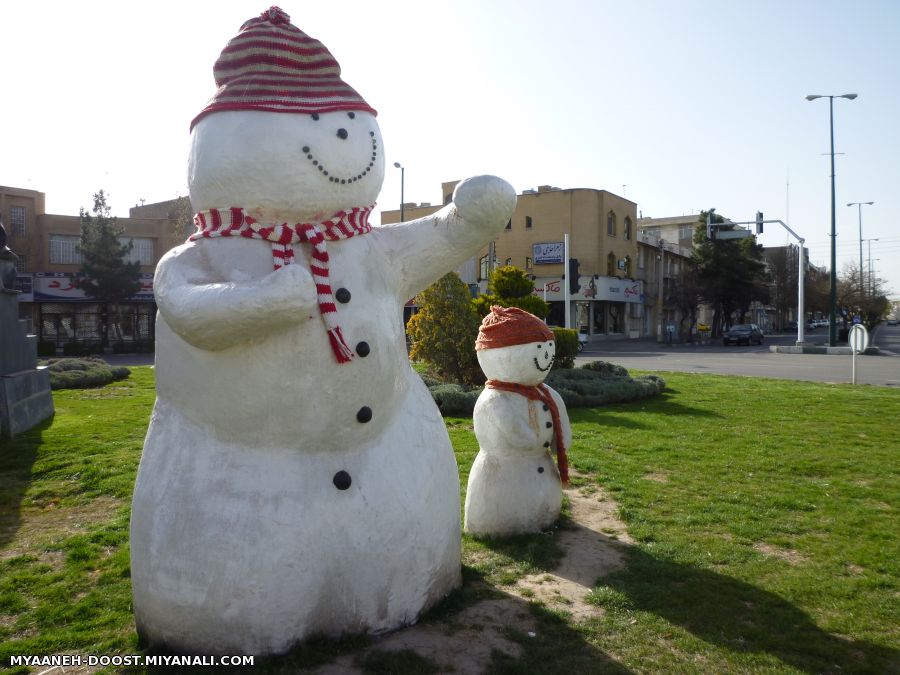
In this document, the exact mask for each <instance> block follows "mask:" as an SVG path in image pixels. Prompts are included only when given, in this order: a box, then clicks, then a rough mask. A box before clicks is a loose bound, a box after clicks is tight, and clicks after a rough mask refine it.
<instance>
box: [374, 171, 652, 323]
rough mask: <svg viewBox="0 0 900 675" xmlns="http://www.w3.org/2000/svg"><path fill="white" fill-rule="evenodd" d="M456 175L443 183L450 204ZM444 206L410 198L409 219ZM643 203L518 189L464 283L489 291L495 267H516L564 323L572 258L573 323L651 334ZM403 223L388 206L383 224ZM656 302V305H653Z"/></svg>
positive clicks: (589, 192)
mask: <svg viewBox="0 0 900 675" xmlns="http://www.w3.org/2000/svg"><path fill="white" fill-rule="evenodd" d="M455 186H456V181H453V182H447V183H443V185H442V192H443V203H444V204H446V203H449V202H450V200H451V198H452V195H453V189H454V187H455ZM440 208H441V206H440V205H437V206H434V205H431V204H418V205H416V204H404V205H403V218H404V220H412V219H414V218H421V217H423V216H427V215H430V214H431V213H434V212H435V211H437V210H438V209H440ZM636 208H637V205H636V204H635V203H634V202H632V201H630V200H628V199H625V198H624V197H620V196H618V195H615V194H613V193H611V192H607V191H606V190H595V189H589V188H575V189H560V188H557V187H552V186H549V185H542V186H540V187H538V188H536V189H533V190H525V191H524V192H522V193H521V194H519V195H518V200H517V203H516V210H515V212H514V213H513V216H512V218H511V219H510V220H509V222H508V223H507V225H506V228H505V229H504V230H503V231H502V232H501V233H500V234H499V236H498V237H497V238H496V239H495V240H494V241H492V242H490V244H488V245H487V246H486V247H485V248H484V249H482V250H481V251H480V252H479V253H478V255H477V256H476V257H475V258H474V259H473V260H472V261H470V262H469V263H468V264H466V265H464V266H463V267H462V268H461V269H460V270H459V271H460V276H461V277H462V278H463V281H465V282H467V283H469V284H472V285H476V284H477V285H478V287H479V290H480V291H482V292H485V291H486V290H487V280H488V278H489V276H490V273H491V272H492V271H493V270H494V269H496V268H497V267H500V266H503V265H514V266H516V267H518V268H520V269H522V270H524V271H525V272H526V273H527V274H529V275H530V276H531V277H532V279H533V280H534V293H535V295H537V296H539V297H543V298H545V299H546V300H547V302H548V303H549V304H550V308H551V309H550V315H549V317H548V323H550V324H553V325H560V326H561V325H563V323H564V318H565V306H564V302H565V296H566V286H565V285H564V284H567V283H568V282H567V281H566V276H567V263H566V251H565V245H564V243H565V239H566V237H568V245H569V250H568V258H571V259H575V260H577V262H578V283H577V286H575V287H573V288H572V289H571V292H570V294H569V295H570V298H569V302H570V306H569V310H570V327H573V328H579V329H580V330H581V331H583V332H585V333H588V334H590V335H617V336H624V337H640V336H642V335H648V334H650V333H649V332H648V330H649V329H648V328H647V325H648V320H647V317H646V314H645V312H646V307H647V303H648V302H649V300H648V298H647V297H645V292H644V280H643V279H642V277H641V276H640V274H639V269H638V232H637V226H636V225H637V213H636ZM399 221H400V211H399V210H389V211H382V213H381V222H382V223H383V224H387V223H396V222H399ZM651 304H652V303H651Z"/></svg>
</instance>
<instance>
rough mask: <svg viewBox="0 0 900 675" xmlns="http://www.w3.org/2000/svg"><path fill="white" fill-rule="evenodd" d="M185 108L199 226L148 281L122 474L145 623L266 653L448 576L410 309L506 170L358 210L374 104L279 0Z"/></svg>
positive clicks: (441, 452)
mask: <svg viewBox="0 0 900 675" xmlns="http://www.w3.org/2000/svg"><path fill="white" fill-rule="evenodd" d="M214 72H215V75H216V82H217V84H218V85H219V89H218V91H217V93H216V95H215V96H214V98H213V99H212V100H211V101H210V103H209V104H208V106H207V107H206V108H205V109H204V110H203V111H202V112H201V113H200V114H199V115H198V117H197V118H195V120H194V121H193V123H192V125H191V126H192V147H191V154H190V161H189V184H190V193H191V203H192V206H193V208H194V209H195V211H197V212H198V215H197V217H196V218H195V222H196V223H197V224H198V232H197V234H195V235H194V236H193V237H192V238H191V240H190V241H189V242H188V243H186V244H184V245H183V246H180V247H178V248H176V249H174V250H172V251H170V252H169V253H168V254H167V255H166V256H165V257H164V258H163V259H162V260H161V261H160V263H159V266H158V268H157V273H156V277H155V280H154V285H155V294H156V302H157V304H158V307H159V319H158V321H157V324H156V330H157V334H156V381H157V400H156V406H155V408H154V410H153V416H152V419H151V422H150V428H149V430H148V432H147V438H146V442H145V445H144V453H143V456H142V458H141V464H140V469H139V472H138V477H137V484H136V486H135V491H134V500H133V511H132V521H131V561H132V562H131V564H132V583H133V588H134V611H135V617H136V622H137V627H138V632H139V634H140V635H141V637H142V639H143V640H144V641H146V642H147V643H150V644H159V645H165V646H167V647H168V648H170V649H174V650H179V651H186V652H194V653H252V654H274V653H280V652H284V651H286V650H288V649H289V648H291V646H292V645H294V644H295V643H297V642H298V641H300V640H302V639H303V638H305V637H307V636H310V635H314V634H321V635H330V636H335V635H340V634H344V633H352V632H380V631H385V630H390V629H393V628H397V627H400V626H403V625H406V624H409V623H412V622H414V621H415V620H416V619H417V617H418V616H419V615H420V614H421V613H422V611H423V610H425V609H427V608H428V607H429V606H431V605H433V604H434V603H435V602H437V601H438V600H440V599H441V598H442V597H444V596H445V595H446V594H447V593H448V592H449V591H450V590H452V589H453V588H454V587H456V586H457V585H458V584H459V583H460V523H459V477H458V473H457V468H456V462H455V459H454V455H453V452H452V448H451V445H450V442H449V438H448V436H447V432H446V430H445V427H444V425H443V422H442V420H441V417H440V415H439V413H438V410H437V408H436V407H435V405H434V403H433V402H432V400H431V398H430V396H429V394H428V391H427V390H426V388H425V386H424V385H423V383H422V382H421V381H420V379H419V378H418V377H417V376H416V375H415V373H414V372H413V371H412V370H411V368H410V365H409V362H408V358H407V353H406V349H405V340H404V331H403V321H402V306H403V303H404V302H405V301H406V300H407V299H408V298H410V297H413V296H414V295H415V294H416V293H417V292H418V291H420V290H421V289H423V288H424V287H426V286H427V285H428V284H429V283H431V282H433V281H434V280H435V279H437V278H439V277H440V276H441V275H443V274H445V273H446V272H448V271H450V270H452V269H453V268H454V267H455V266H457V265H458V264H460V263H461V262H462V261H463V260H465V259H466V258H467V257H469V256H471V255H473V254H474V253H475V252H476V251H477V250H478V249H479V248H480V247H481V246H483V245H484V244H485V243H486V242H487V241H489V240H490V239H491V238H493V237H494V236H496V234H497V233H498V232H499V230H501V229H502V228H503V226H504V224H505V223H506V221H507V220H508V219H509V217H510V215H511V213H512V210H513V208H514V206H515V192H514V190H513V189H512V187H511V186H510V185H508V184H507V183H506V182H504V181H502V180H500V179H498V178H494V177H491V176H480V177H477V178H471V179H468V180H465V181H463V182H461V183H460V184H459V185H458V186H457V188H456V191H455V193H454V196H453V201H452V203H450V204H448V205H447V206H446V207H445V208H443V209H442V210H441V211H439V212H438V213H437V214H435V215H434V216H430V217H427V218H423V219H420V220H416V221H411V222H405V223H400V224H397V225H388V226H380V227H374V228H372V227H370V226H369V224H368V213H369V211H370V209H371V205H372V204H373V203H374V201H375V198H376V197H377V195H378V193H379V191H380V189H381V184H382V179H383V174H384V151H383V147H382V141H381V134H380V132H379V129H378V124H377V123H376V121H375V111H374V110H372V108H370V107H369V105H368V104H367V103H366V102H365V101H364V100H363V99H362V97H360V95H359V94H358V93H357V92H356V91H354V90H353V89H352V88H350V87H349V86H348V85H347V84H346V83H344V82H343V80H342V79H341V77H340V68H339V66H338V64H337V62H336V61H335V60H334V59H333V57H332V56H331V54H330V53H329V52H328V50H327V49H326V48H325V47H324V46H323V45H322V44H321V43H320V42H318V41H316V40H314V39H312V38H310V37H308V36H307V35H305V34H304V33H303V32H301V31H300V30H299V29H297V28H296V27H294V26H293V25H291V24H290V20H289V17H288V16H287V15H286V14H285V13H284V12H282V11H281V10H279V9H278V8H274V7H273V8H272V9H270V10H268V11H266V12H264V13H263V14H262V15H261V16H260V17H259V18H256V19H251V20H250V21H248V22H247V23H245V24H244V26H242V29H241V32H240V33H239V35H238V36H237V37H235V38H234V39H233V40H231V42H229V43H228V45H227V46H226V48H225V50H224V51H223V52H222V55H221V56H220V58H219V60H218V61H217V62H216V65H215V71H214Z"/></svg>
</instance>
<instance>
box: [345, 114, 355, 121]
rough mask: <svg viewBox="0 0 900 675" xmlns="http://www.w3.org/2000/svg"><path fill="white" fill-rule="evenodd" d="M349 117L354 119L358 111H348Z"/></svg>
mask: <svg viewBox="0 0 900 675" xmlns="http://www.w3.org/2000/svg"><path fill="white" fill-rule="evenodd" d="M347 117H349V118H350V119H351V120H352V119H354V118H355V117H356V113H354V112H348V113H347Z"/></svg>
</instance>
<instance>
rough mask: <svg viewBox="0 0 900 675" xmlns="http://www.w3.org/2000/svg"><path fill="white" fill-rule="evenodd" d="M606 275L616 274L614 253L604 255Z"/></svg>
mask: <svg viewBox="0 0 900 675" xmlns="http://www.w3.org/2000/svg"><path fill="white" fill-rule="evenodd" d="M606 276H608V277H614V276H616V254H615V253H610V254H609V255H608V256H606Z"/></svg>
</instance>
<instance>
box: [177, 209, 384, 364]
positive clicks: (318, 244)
mask: <svg viewBox="0 0 900 675" xmlns="http://www.w3.org/2000/svg"><path fill="white" fill-rule="evenodd" d="M374 206H375V205H374V204H373V205H372V206H367V207H364V208H354V209H350V210H349V211H339V212H338V213H336V214H334V215H333V216H332V217H331V218H329V219H328V220H323V221H322V222H318V223H296V224H294V225H290V224H288V223H281V224H280V225H260V224H259V223H257V222H256V220H254V219H253V218H252V217H251V216H249V215H247V214H246V213H244V210H243V209H241V208H237V207H232V208H230V209H210V210H208V211H200V212H199V213H197V214H196V215H195V216H194V224H195V225H196V226H197V231H196V232H194V234H192V235H191V236H190V237H189V238H188V240H189V241H196V240H198V239H206V238H210V237H246V238H248V239H262V240H265V241H270V242H272V267H273V268H274V269H275V270H279V269H281V268H282V267H284V266H285V265H290V264H292V263H293V262H294V248H293V245H294V244H297V243H301V244H310V246H311V248H310V257H311V260H310V265H309V269H310V272H312V276H313V281H315V284H316V293H317V295H318V301H319V314H321V316H322V320H323V321H324V322H325V327H326V328H327V329H328V340H329V342H330V343H331V349H332V351H333V352H334V356H335V358H336V359H337V361H338V363H347V362H348V361H350V359H352V358H353V356H354V354H353V350H352V349H350V347H348V346H347V342H346V341H345V340H344V336H343V334H342V333H341V327H340V326H339V325H338V323H337V306H336V305H335V303H334V296H333V295H332V293H331V283H330V282H329V279H328V276H329V274H328V250H327V249H326V248H325V242H326V241H340V240H342V239H349V238H350V237H354V236H356V235H357V234H367V233H369V232H371V231H372V226H371V225H369V214H370V213H371V212H372V209H373V208H374Z"/></svg>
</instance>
